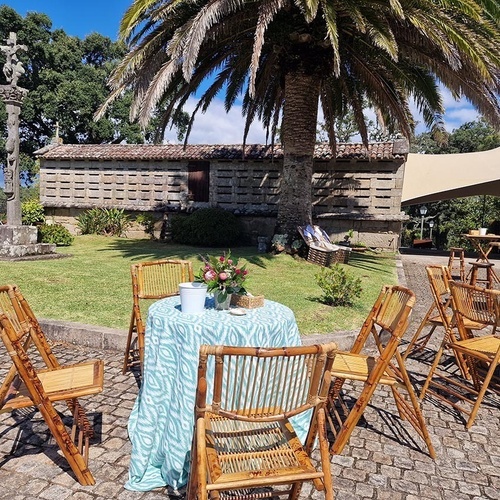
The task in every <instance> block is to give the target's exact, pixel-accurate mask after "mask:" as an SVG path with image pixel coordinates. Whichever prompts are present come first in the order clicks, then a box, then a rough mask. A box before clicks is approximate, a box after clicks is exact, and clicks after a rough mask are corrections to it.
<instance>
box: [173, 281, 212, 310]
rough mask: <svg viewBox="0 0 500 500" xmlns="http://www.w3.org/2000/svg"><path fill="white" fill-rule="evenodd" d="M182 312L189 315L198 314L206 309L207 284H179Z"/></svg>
mask: <svg viewBox="0 0 500 500" xmlns="http://www.w3.org/2000/svg"><path fill="white" fill-rule="evenodd" d="M179 293H180V296H181V311H182V312H183V313H187V314H198V313H201V312H203V309H204V308H205V298H206V296H207V285H205V283H196V282H192V283H179Z"/></svg>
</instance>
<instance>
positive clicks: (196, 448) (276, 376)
mask: <svg viewBox="0 0 500 500" xmlns="http://www.w3.org/2000/svg"><path fill="white" fill-rule="evenodd" d="M335 352H336V345H335V344H334V343H330V344H325V345H315V346H308V347H283V348H258V347H257V348H253V347H227V346H207V345H204V346H202V347H201V349H200V362H199V368H198V387H197V395H196V412H195V418H196V424H195V433H194V437H193V451H192V456H191V471H190V479H189V490H188V498H189V499H190V500H194V499H195V498H198V499H201V500H205V499H207V498H221V499H222V498H231V499H233V498H235V499H240V500H243V499H254V498H255V499H257V498H259V499H260V498H273V499H274V498H276V497H282V496H286V497H287V498H289V499H294V500H296V499H297V498H298V496H299V492H300V489H301V486H302V483H303V482H304V481H313V482H314V485H315V487H316V489H318V490H324V491H325V498H326V499H327V500H332V499H333V489H332V478H331V472H330V460H329V459H330V455H329V453H328V441H327V438H326V428H325V413H324V403H325V400H326V395H327V392H328V387H329V384H330V372H329V370H330V368H331V366H332V363H333V359H334V357H335ZM214 366H215V368H214ZM210 373H213V375H209V374H210ZM212 395H213V396H212ZM307 410H312V413H311V420H310V426H309V431H308V434H307V438H306V441H305V444H304V445H302V443H301V441H300V440H299V438H298V437H297V435H296V434H295V431H294V429H293V425H292V423H291V422H290V420H289V419H290V418H291V417H293V416H297V415H299V414H301V413H302V412H305V411H307ZM316 436H318V437H319V448H320V461H321V470H318V469H317V468H316V467H315V466H314V464H313V462H312V461H311V452H312V448H313V446H314V442H315V438H316Z"/></svg>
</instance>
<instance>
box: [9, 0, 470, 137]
mask: <svg viewBox="0 0 500 500" xmlns="http://www.w3.org/2000/svg"><path fill="white" fill-rule="evenodd" d="M0 3H2V4H6V5H9V6H10V7H12V8H13V9H15V10H16V11H17V12H18V13H19V14H21V15H22V16H24V15H26V13H27V12H30V11H37V12H44V13H45V14H47V15H48V16H49V17H50V18H51V20H52V23H53V28H61V29H63V30H64V31H65V32H66V33H68V34H69V35H74V36H78V37H81V38H84V37H85V36H86V35H88V34H90V33H92V32H98V33H101V34H103V35H106V36H109V37H110V38H111V39H112V40H116V39H117V36H118V27H119V24H120V20H121V18H122V16H123V14H124V13H125V11H126V10H127V8H128V7H129V6H130V5H131V4H132V0H85V1H77V0H3V1H2V0H0ZM444 102H445V106H446V115H445V125H446V128H447V129H448V130H449V131H450V132H451V131H452V130H453V129H455V128H458V127H459V126H460V125H462V124H463V123H465V122H468V121H472V120H475V119H476V118H477V116H478V115H477V112H476V111H475V110H474V109H473V107H472V106H471V105H469V104H468V103H467V102H466V101H465V99H462V100H460V101H458V102H457V101H455V100H454V99H453V98H452V96H451V95H450V94H449V93H448V92H444ZM195 104H196V103H195V101H194V100H190V101H188V102H187V104H186V106H185V109H186V111H188V112H189V111H191V110H193V109H194V107H195ZM417 119H418V118H417ZM214 124H216V126H214ZM423 131H424V127H423V126H422V125H420V126H419V127H418V128H417V133H420V132H423ZM242 137H243V118H242V116H241V108H240V107H238V106H234V107H233V108H232V110H231V111H230V112H229V113H228V114H226V112H225V109H224V104H223V102H222V101H221V100H218V99H215V100H214V101H213V103H212V105H211V106H210V108H209V110H208V111H207V112H206V113H205V114H203V115H202V114H200V113H198V115H197V119H196V121H195V125H194V128H193V131H192V133H191V135H190V143H192V144H196V143H198V144H201V143H205V144H216V143H219V144H235V143H241V142H242ZM166 139H167V140H168V141H170V142H176V139H175V133H173V132H171V133H169V134H167V138H166ZM247 142H248V143H264V142H265V132H264V131H263V130H262V127H261V126H260V125H259V124H258V123H255V124H254V125H253V127H252V128H251V130H250V133H249V137H248V140H247Z"/></svg>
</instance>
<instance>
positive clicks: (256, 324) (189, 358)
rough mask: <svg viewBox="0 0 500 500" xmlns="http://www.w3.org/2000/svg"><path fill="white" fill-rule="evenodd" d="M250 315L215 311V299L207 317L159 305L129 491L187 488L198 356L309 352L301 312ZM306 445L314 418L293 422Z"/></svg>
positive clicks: (134, 416) (270, 307)
mask: <svg viewBox="0 0 500 500" xmlns="http://www.w3.org/2000/svg"><path fill="white" fill-rule="evenodd" d="M246 311H247V314H246V315H244V316H234V315H232V314H229V312H228V311H217V310H215V309H214V303H213V299H211V298H208V299H207V301H206V305H205V310H204V312H203V313H200V314H185V313H184V314H183V313H182V312H181V310H180V299H179V297H170V298H168V299H163V300H159V301H158V302H156V303H154V304H153V305H152V306H151V307H150V308H149V312H148V321H147V326H146V341H145V360H144V373H143V380H142V386H141V389H140V390H139V394H138V396H137V399H136V401H135V404H134V407H133V409H132V413H131V415H130V418H129V423H128V432H129V437H130V440H131V442H132V453H131V458H130V468H129V479H128V481H127V483H126V484H125V488H127V489H129V490H134V491H149V490H152V489H154V488H159V487H163V486H166V485H169V486H170V487H172V488H173V489H178V488H180V487H182V486H184V485H185V484H186V483H187V477H188V472H189V459H190V457H189V455H190V449H191V438H192V435H193V422H194V418H193V417H194V399H195V392H196V377H197V368H198V353H199V349H200V346H201V345H202V344H211V345H218V344H223V345H237V346H254V347H281V346H297V345H301V341H300V335H299V331H298V328H297V323H296V322H295V317H294V314H293V312H292V311H291V310H290V309H289V308H288V307H286V306H284V305H282V304H279V303H277V302H273V301H270V300H266V301H265V305H264V307H259V308H256V309H248V310H246ZM293 425H294V427H295V430H296V431H297V435H298V436H299V437H300V438H301V439H305V436H306V433H307V428H308V425H309V416H308V415H307V414H302V415H299V416H298V417H295V418H294V420H293Z"/></svg>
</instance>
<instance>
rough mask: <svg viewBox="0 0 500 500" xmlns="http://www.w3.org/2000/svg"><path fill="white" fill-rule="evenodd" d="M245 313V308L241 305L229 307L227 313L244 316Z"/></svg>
mask: <svg viewBox="0 0 500 500" xmlns="http://www.w3.org/2000/svg"><path fill="white" fill-rule="evenodd" d="M246 313H247V311H246V309H243V308H242V307H235V308H234V309H229V314H234V315H235V316H245V314H246Z"/></svg>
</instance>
